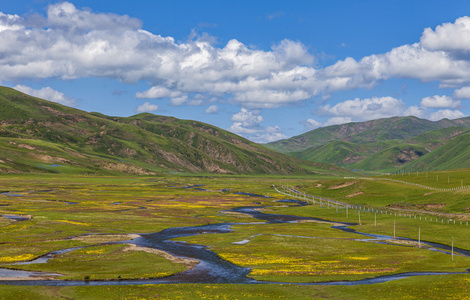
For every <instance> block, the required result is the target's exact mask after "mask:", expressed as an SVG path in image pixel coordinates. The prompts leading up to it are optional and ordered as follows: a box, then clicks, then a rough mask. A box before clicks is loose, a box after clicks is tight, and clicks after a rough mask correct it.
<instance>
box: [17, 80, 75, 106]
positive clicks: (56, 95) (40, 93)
mask: <svg viewBox="0 0 470 300" xmlns="http://www.w3.org/2000/svg"><path fill="white" fill-rule="evenodd" d="M14 89H15V90H18V91H20V92H23V93H25V94H28V95H31V96H34V97H37V98H41V99H45V100H49V101H52V102H57V103H60V104H63V105H67V106H76V105H77V103H76V102H75V100H74V99H72V98H70V97H67V96H65V94H64V93H62V92H59V91H56V90H54V89H53V88H51V87H44V88H41V89H39V90H38V89H33V88H31V87H29V86H25V85H17V86H15V87H14Z"/></svg>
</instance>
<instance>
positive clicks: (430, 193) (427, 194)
mask: <svg viewBox="0 0 470 300" xmlns="http://www.w3.org/2000/svg"><path fill="white" fill-rule="evenodd" d="M434 193H435V192H429V193H426V194H424V196H429V195H432V194H434Z"/></svg>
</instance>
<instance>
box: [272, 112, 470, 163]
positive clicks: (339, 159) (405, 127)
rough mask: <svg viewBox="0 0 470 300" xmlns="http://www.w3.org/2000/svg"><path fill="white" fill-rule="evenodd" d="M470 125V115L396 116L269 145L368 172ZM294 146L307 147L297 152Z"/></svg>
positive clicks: (435, 144) (413, 155)
mask: <svg viewBox="0 0 470 300" xmlns="http://www.w3.org/2000/svg"><path fill="white" fill-rule="evenodd" d="M468 128H470V118H469V117H467V118H462V119H457V120H447V119H444V120H441V121H438V122H432V121H429V120H423V119H419V118H416V117H394V118H388V119H379V120H373V121H367V122H361V123H348V124H342V125H335V126H329V127H325V128H319V129H316V130H313V131H310V132H307V133H304V134H302V135H299V136H296V137H293V138H290V139H287V140H282V141H278V142H274V143H271V144H268V145H267V146H268V147H269V148H271V149H275V150H278V151H281V152H283V151H285V150H286V149H289V151H290V152H287V154H288V155H291V156H294V157H297V158H301V159H305V160H310V161H318V162H324V163H332V164H335V165H338V166H343V167H348V168H351V169H359V170H366V171H386V172H389V171H393V170H394V169H395V168H400V167H402V166H404V165H406V164H408V163H410V162H411V161H414V160H416V159H418V158H420V157H421V156H423V155H425V154H427V153H429V152H431V151H433V150H434V149H436V148H438V147H441V146H443V145H444V144H446V143H447V142H449V141H450V140H452V139H453V138H454V137H456V136H458V135H459V134H461V133H462V132H464V131H465V130H467V129H468ZM292 149H303V150H299V151H293V152H292Z"/></svg>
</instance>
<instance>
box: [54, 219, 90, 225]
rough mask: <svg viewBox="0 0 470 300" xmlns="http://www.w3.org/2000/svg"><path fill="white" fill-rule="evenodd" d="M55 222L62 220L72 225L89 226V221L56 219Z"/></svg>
mask: <svg viewBox="0 0 470 300" xmlns="http://www.w3.org/2000/svg"><path fill="white" fill-rule="evenodd" d="M56 221H57V222H64V223H69V224H73V225H85V226H90V225H91V224H90V223H82V222H76V221H69V220H56Z"/></svg>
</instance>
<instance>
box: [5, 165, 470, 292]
mask: <svg viewBox="0 0 470 300" xmlns="http://www.w3.org/2000/svg"><path fill="white" fill-rule="evenodd" d="M437 178H438V179H437ZM376 179H394V180H401V181H404V182H407V183H408V184H405V183H400V182H393V181H388V180H375V181H374V180H363V179H359V178H343V179H338V178H333V177H331V178H325V179H321V178H318V177H317V178H309V177H308V176H298V177H293V176H289V177H285V176H228V175H225V176H224V175H217V176H213V175H211V176H202V175H200V176H194V175H184V174H173V175H158V176H157V175H156V176H127V177H123V176H121V177H114V176H91V175H89V176H84V175H81V176H78V175H65V174H30V175H26V174H9V175H2V176H0V192H8V193H10V196H9V195H7V194H0V214H1V215H4V214H15V215H23V216H31V219H30V220H27V221H12V220H10V219H7V218H5V217H1V218H0V264H1V267H5V268H14V269H22V270H34V271H47V272H52V273H60V274H63V275H64V276H62V277H61V279H78V280H85V279H87V280H103V279H113V280H118V279H134V278H156V277H165V276H168V275H171V274H174V273H177V272H181V271H182V270H185V269H187V268H189V267H190V266H188V265H187V264H184V263H181V262H178V261H173V260H170V259H168V257H166V256H165V255H164V254H163V253H149V252H145V251H139V250H136V249H133V250H132V249H131V250H130V249H126V248H127V247H128V246H127V245H125V244H119V245H110V244H103V243H104V242H111V241H123V240H126V239H128V238H130V237H128V236H127V235H128V234H139V233H152V232H158V231H160V230H163V229H166V228H171V227H181V226H195V225H205V224H214V223H224V222H231V223H243V224H239V225H234V226H233V231H232V232H230V233H226V234H203V235H198V236H190V237H185V238H179V239H178V240H183V241H186V242H190V243H198V244H202V245H206V246H210V249H211V250H212V251H214V252H216V253H217V254H218V255H219V256H221V257H222V258H224V259H226V260H228V261H231V262H233V263H235V264H237V265H240V266H244V267H249V268H251V271H250V274H249V276H250V277H253V278H256V279H258V280H264V281H277V282H279V281H280V282H285V283H293V284H283V285H280V284H268V285H265V284H261V285H238V284H168V285H162V284H160V285H132V286H101V287H99V286H83V287H45V286H35V287H21V286H5V285H4V286H2V287H1V289H0V298H7V299H8V298H18V297H21V298H23V299H46V298H47V299H51V298H52V299H59V298H72V299H149V298H158V299H188V298H196V299H199V298H207V299H272V298H284V299H293V298H296V299H299V298H302V299H315V298H326V299H366V298H367V299H396V298H397V297H399V298H411V299H413V298H422V297H425V298H427V299H439V298H442V297H443V296H444V295H445V296H446V297H449V298H454V299H465V297H466V296H467V292H466V290H468V287H469V286H470V275H469V274H456V275H446V276H418V277H412V278H406V279H401V280H396V281H391V282H386V283H380V284H373V285H358V286H324V285H319V286H315V285H313V286H302V285H298V284H294V283H301V282H307V283H311V282H327V281H332V280H333V281H336V280H345V281H349V280H358V279H363V278H371V277H376V276H381V275H387V274H396V273H402V272H410V271H411V272H413V271H437V272H464V271H465V270H466V269H468V268H470V258H468V257H464V256H461V255H457V254H456V255H454V259H453V260H452V259H451V256H450V255H449V254H444V253H440V252H433V251H430V250H429V249H427V248H426V247H424V246H423V247H421V248H419V247H418V245H417V243H407V244H402V243H401V242H400V241H390V242H389V243H388V244H377V243H370V242H364V241H358V240H357V239H358V238H359V239H361V238H363V237H362V236H359V235H357V234H354V233H350V232H342V231H339V230H336V229H332V228H331V224H327V223H322V222H301V223H274V224H264V223H261V222H260V221H259V220H257V219H254V218H253V217H251V216H249V215H245V214H240V213H231V212H227V210H229V209H231V208H233V207H240V206H268V207H266V208H263V211H264V212H266V213H282V214H291V215H299V216H309V217H316V218H321V219H325V220H331V221H336V222H352V223H358V221H359V220H358V217H359V214H360V216H361V224H360V225H359V224H358V225H354V226H352V227H351V228H353V229H356V230H357V231H360V232H366V233H374V234H386V235H392V234H393V224H394V223H395V224H396V228H395V230H396V235H397V236H399V237H408V238H412V239H418V230H420V233H421V240H425V241H433V242H438V243H443V244H447V245H450V244H451V240H452V238H454V246H455V247H459V248H462V249H470V241H469V240H468V234H469V231H470V226H466V225H465V224H466V222H467V221H470V218H469V214H468V209H467V208H468V207H470V204H469V202H468V199H469V196H470V189H460V190H455V191H434V190H430V189H426V188H423V187H420V186H418V185H416V184H421V185H426V186H429V187H432V188H450V187H457V186H460V185H461V184H462V180H463V181H464V185H465V184H466V183H468V184H470V171H469V170H454V171H441V172H428V173H427V174H426V173H419V174H416V173H415V174H412V173H410V174H404V175H401V174H400V175H390V176H381V177H377V178H376ZM273 184H274V185H276V186H280V185H289V186H292V187H295V188H296V189H298V190H300V191H302V192H306V193H308V194H310V195H315V196H322V197H327V198H330V199H333V200H337V201H341V202H344V203H348V204H351V205H361V206H362V207H363V208H362V209H363V210H361V211H358V210H355V209H349V210H348V215H346V210H345V209H344V207H338V209H337V208H336V207H335V206H334V205H330V206H329V207H328V205H327V204H323V205H322V206H320V205H309V206H303V207H298V206H293V204H288V203H283V202H276V200H280V199H286V198H289V197H286V196H283V195H281V194H279V193H277V192H276V191H275V190H274V189H273V188H272V185H273ZM190 185H203V186H201V188H203V189H205V190H197V189H194V188H185V187H187V186H190ZM236 192H250V193H255V194H260V195H269V196H271V197H272V198H262V197H249V196H246V195H240V194H235V193H236ZM17 195H21V197H19V196H17ZM364 209H366V210H369V209H374V210H378V211H382V212H385V211H387V214H385V213H378V214H375V212H374V213H372V212H368V211H366V210H364ZM405 209H406V210H405ZM395 213H397V215H396V216H395ZM415 216H416V217H415ZM420 218H421V220H420ZM431 218H432V221H431ZM436 218H438V220H439V222H435V219H436ZM441 220H444V221H443V222H441ZM449 220H452V221H449ZM453 220H456V224H454V223H453ZM448 221H449V222H448ZM460 221H462V222H463V224H462V225H460V223H459V222H460ZM243 240H249V242H247V243H245V244H233V243H234V242H239V241H243ZM71 247H83V248H79V249H76V250H73V251H70V252H67V253H64V254H60V255H57V256H56V257H54V258H52V259H50V260H49V262H48V263H46V264H28V265H14V264H13V263H15V262H20V261H29V260H32V259H34V258H37V257H39V256H41V255H44V254H46V253H48V252H51V251H54V250H60V249H67V248H71Z"/></svg>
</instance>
